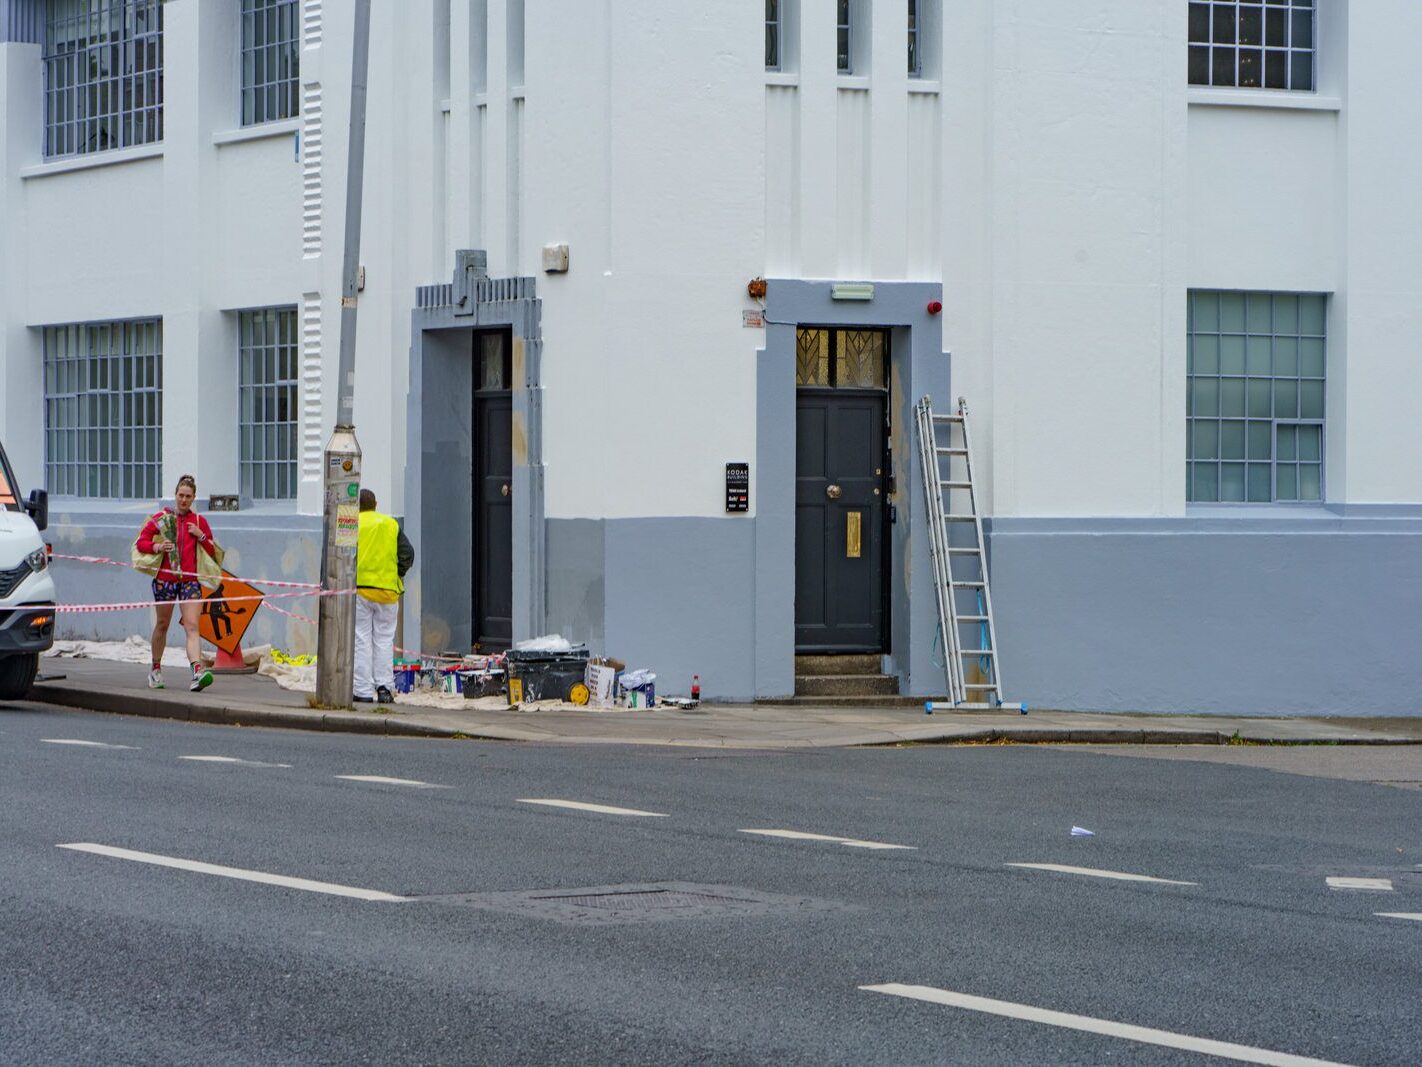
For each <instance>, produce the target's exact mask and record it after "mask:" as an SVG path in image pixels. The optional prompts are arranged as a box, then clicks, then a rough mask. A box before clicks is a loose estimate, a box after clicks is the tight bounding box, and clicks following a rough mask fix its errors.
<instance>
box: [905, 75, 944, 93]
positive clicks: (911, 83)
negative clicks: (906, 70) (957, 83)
mask: <svg viewBox="0 0 1422 1067" xmlns="http://www.w3.org/2000/svg"><path fill="white" fill-rule="evenodd" d="M941 90H942V85H941V84H940V83H939V82H938V81H936V80H935V79H932V78H910V79H909V80H908V91H909V92H910V93H922V94H924V95H925V96H937V95H938V94H939V92H940V91H941Z"/></svg>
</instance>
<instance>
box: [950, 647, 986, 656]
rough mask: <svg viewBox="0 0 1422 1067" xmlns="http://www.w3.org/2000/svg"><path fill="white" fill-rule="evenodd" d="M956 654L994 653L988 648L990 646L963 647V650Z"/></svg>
mask: <svg viewBox="0 0 1422 1067" xmlns="http://www.w3.org/2000/svg"><path fill="white" fill-rule="evenodd" d="M958 655H960V656H991V655H994V653H993V650H992V649H990V648H965V649H963V651H961V652H959V653H958Z"/></svg>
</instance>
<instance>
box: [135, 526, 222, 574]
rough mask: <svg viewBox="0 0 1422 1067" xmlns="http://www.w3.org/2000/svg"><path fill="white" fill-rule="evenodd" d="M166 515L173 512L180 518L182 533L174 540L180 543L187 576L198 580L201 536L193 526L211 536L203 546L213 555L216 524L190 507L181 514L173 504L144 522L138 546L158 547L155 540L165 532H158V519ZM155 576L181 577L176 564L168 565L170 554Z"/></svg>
mask: <svg viewBox="0 0 1422 1067" xmlns="http://www.w3.org/2000/svg"><path fill="white" fill-rule="evenodd" d="M164 515H172V516H173V517H174V519H175V520H176V525H177V530H178V533H177V537H176V538H174V540H175V541H176V543H177V545H178V562H179V563H180V564H182V568H183V575H182V577H183V580H184V581H194V582H195V581H197V552H198V539H197V538H196V537H194V536H193V534H192V527H194V526H196V527H197V528H198V529H200V530H201V531H202V532H203V535H204V536H205V537H206V538H207V541H206V542H204V543H203V545H202V548H203V551H204V552H206V553H207V554H208V555H209V556H212V555H213V552H212V527H210V526H208V524H207V520H206V519H204V518H203V517H202V516H201V515H199V514H198V513H197V512H196V511H190V512H188V513H187V514H186V515H179V514H178V513H177V512H176V511H174V510H173V509H172V508H164V509H163V510H162V511H160V512H158V514H156V515H154V516H152V517H151V518H149V520H148V521H147V522H146V523H144V526H143V529H142V531H141V532H140V533H139V535H138V550H139V551H140V552H157V551H158V550H157V549H156V548H154V547H153V542H154V541H160V540H162V536H161V535H160V534H159V532H158V520H159V519H161V518H162V517H163V516H164ZM214 558H216V557H214ZM154 577H155V578H156V579H157V580H158V581H160V582H175V581H177V580H178V575H176V574H174V573H173V569H172V567H170V566H169V565H168V559H167V556H166V554H165V555H164V558H163V563H162V565H161V566H159V568H158V573H157V574H156V575H154Z"/></svg>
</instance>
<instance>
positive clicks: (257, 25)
mask: <svg viewBox="0 0 1422 1067" xmlns="http://www.w3.org/2000/svg"><path fill="white" fill-rule="evenodd" d="M296 8H297V3H296V0H242V125H243V126H255V125H257V124H259V123H263V122H274V121H276V120H277V119H289V118H295V117H296V116H297V115H298V114H300V111H301V97H300V88H299V84H298V83H299V80H300V74H301V70H300V67H301V28H300V22H299V18H298V13H297V9H296Z"/></svg>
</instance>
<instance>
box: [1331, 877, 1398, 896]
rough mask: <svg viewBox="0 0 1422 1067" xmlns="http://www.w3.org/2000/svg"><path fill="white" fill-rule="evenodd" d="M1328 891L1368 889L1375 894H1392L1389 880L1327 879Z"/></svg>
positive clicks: (1390, 880)
mask: <svg viewBox="0 0 1422 1067" xmlns="http://www.w3.org/2000/svg"><path fill="white" fill-rule="evenodd" d="M1327 882H1328V888H1329V889H1370V890H1373V891H1375V892H1381V893H1390V892H1392V879H1391V878H1329V879H1327Z"/></svg>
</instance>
